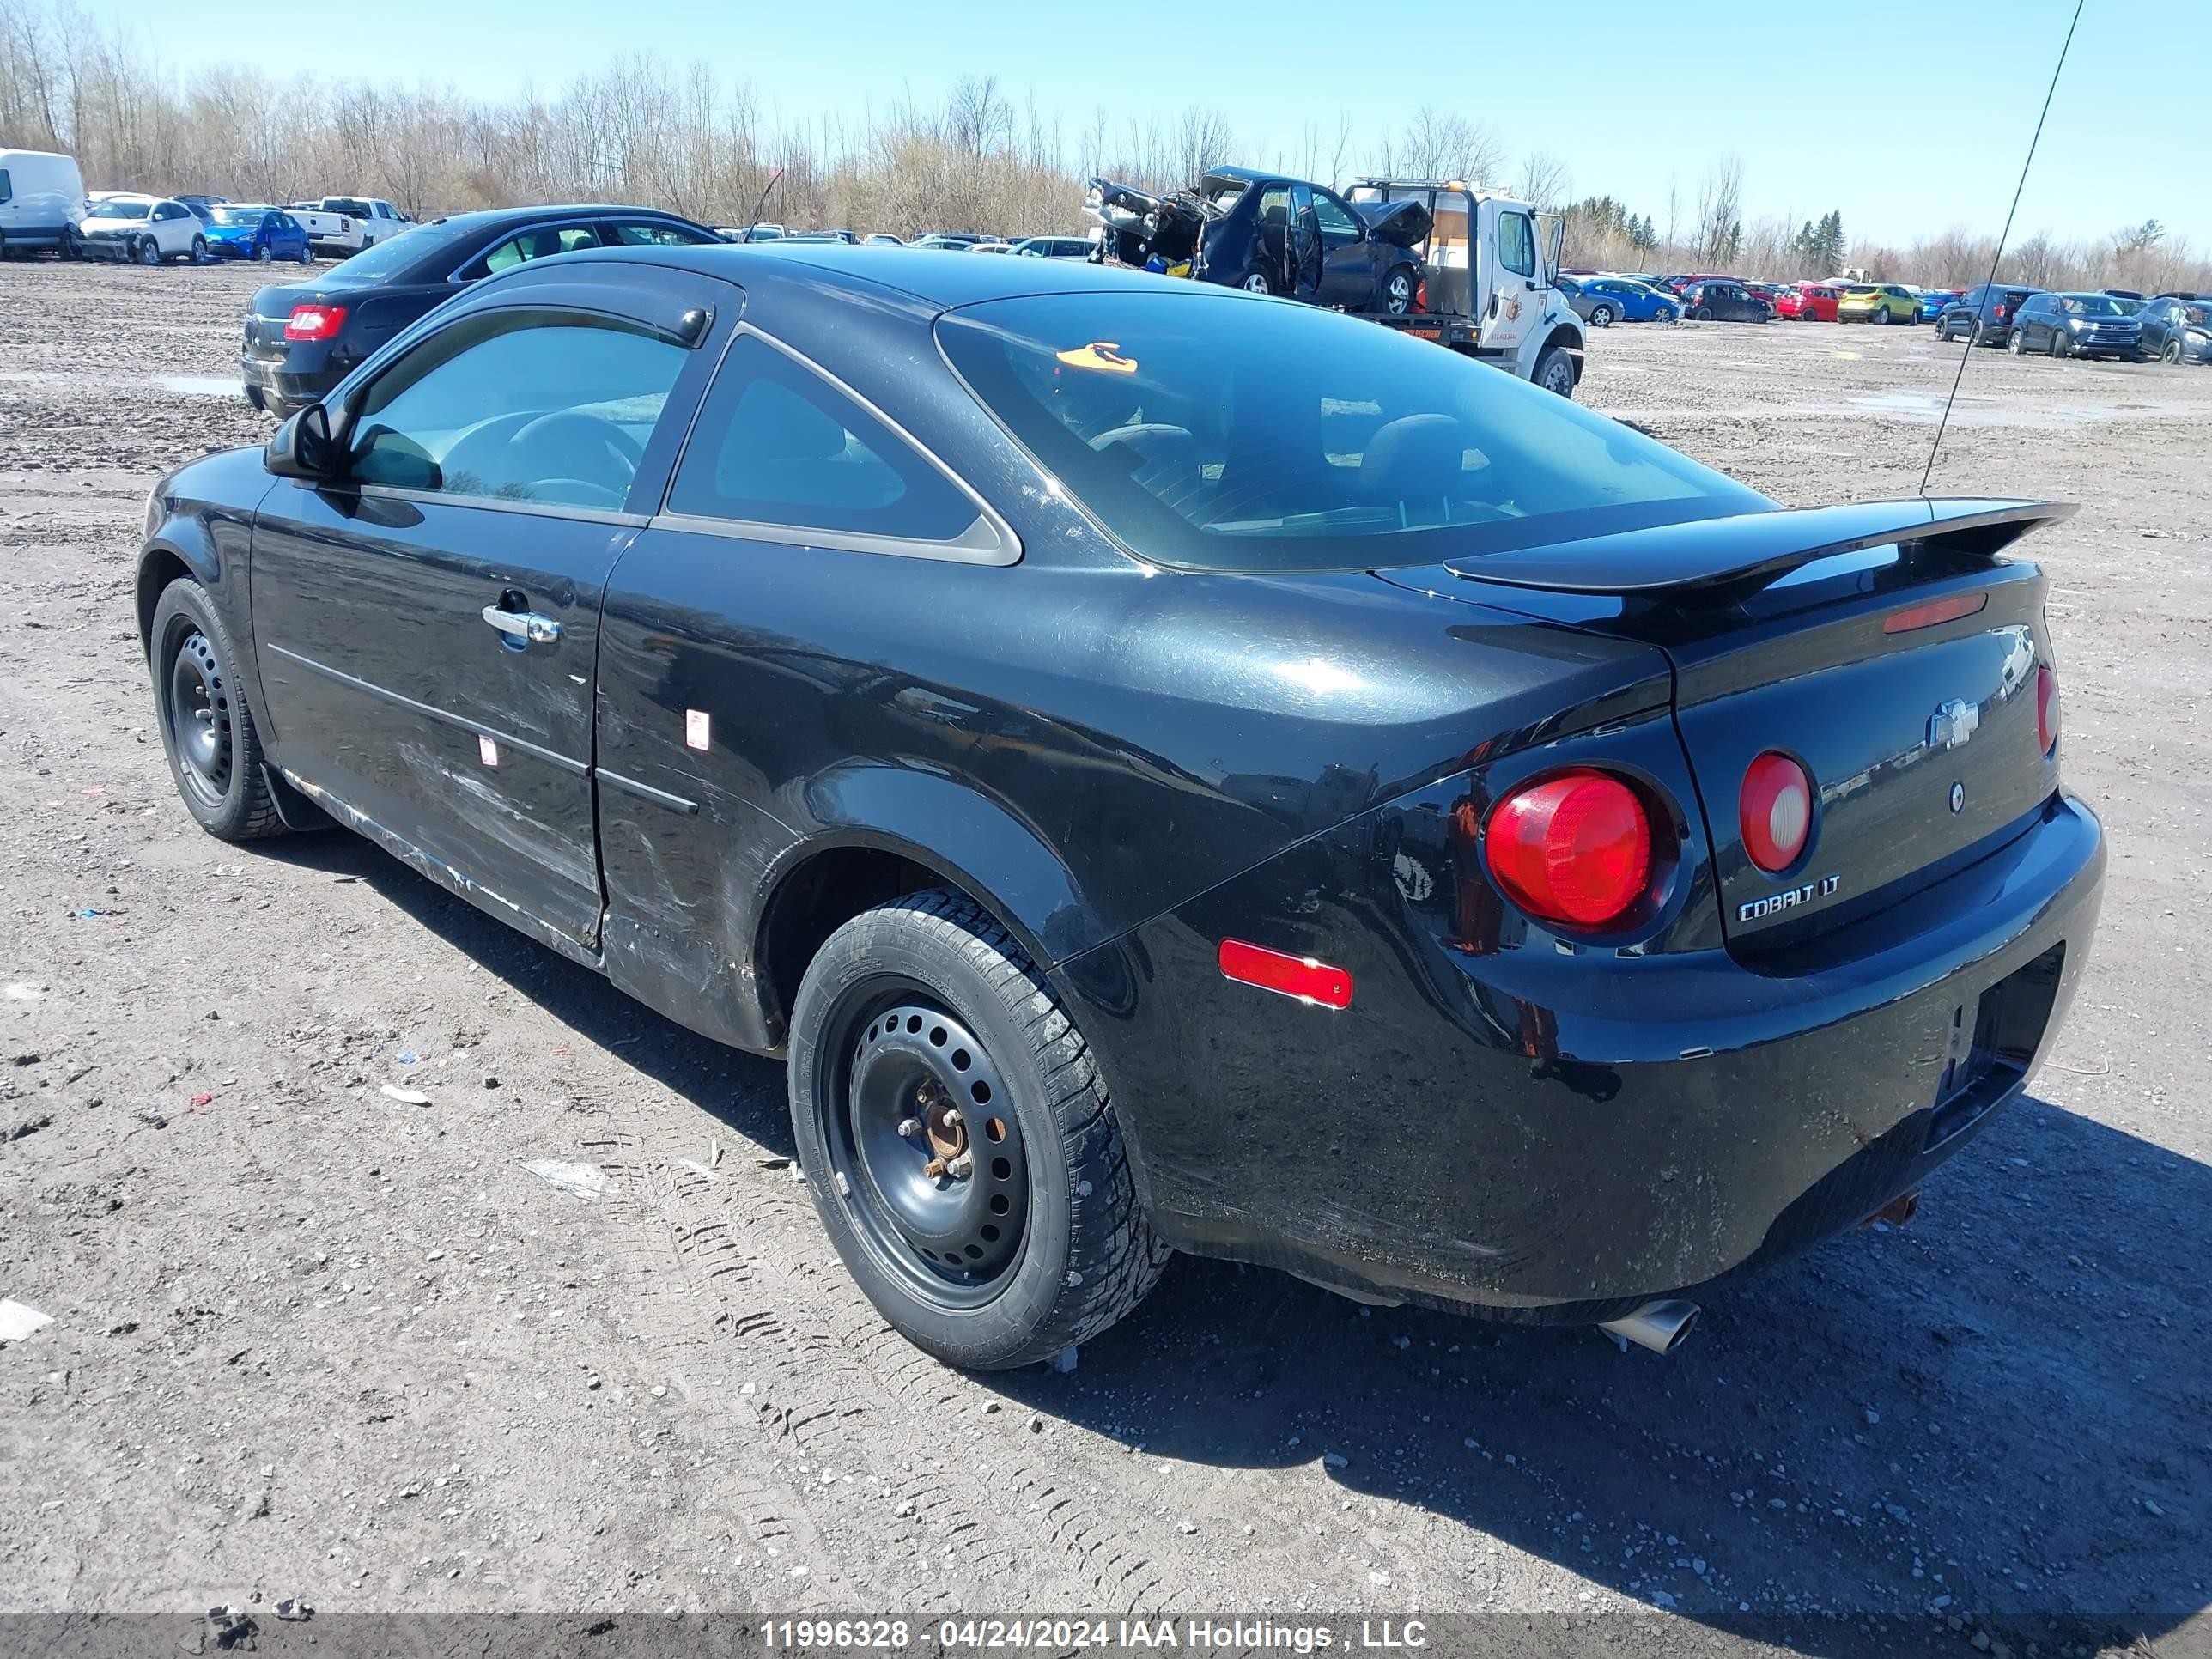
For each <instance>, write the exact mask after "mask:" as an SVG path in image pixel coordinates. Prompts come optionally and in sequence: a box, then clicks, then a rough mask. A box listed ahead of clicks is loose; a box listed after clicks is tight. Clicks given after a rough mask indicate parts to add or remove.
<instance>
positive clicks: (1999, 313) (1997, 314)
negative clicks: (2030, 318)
mask: <svg viewBox="0 0 2212 1659" xmlns="http://www.w3.org/2000/svg"><path fill="white" fill-rule="evenodd" d="M1990 315H1991V316H1993V317H1994V318H1995V319H1996V320H1997V321H1998V322H2002V321H2004V319H2005V308H2004V307H2002V306H1999V307H1997V308H1996V310H1995V311H1994V312H1992V313H1990Z"/></svg>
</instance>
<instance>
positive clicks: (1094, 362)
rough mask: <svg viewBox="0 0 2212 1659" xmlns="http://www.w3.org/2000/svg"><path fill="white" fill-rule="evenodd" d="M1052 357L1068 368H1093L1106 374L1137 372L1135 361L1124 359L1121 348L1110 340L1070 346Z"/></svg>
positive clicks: (1129, 358) (1128, 358) (1131, 358)
mask: <svg viewBox="0 0 2212 1659" xmlns="http://www.w3.org/2000/svg"><path fill="white" fill-rule="evenodd" d="M1053 355H1054V356H1056V357H1058V358H1059V359H1060V362H1063V363H1066V365H1067V366H1068V367H1069V368H1095V369H1099V370H1101V371H1103V373H1105V374H1135V373H1136V372H1137V360H1136V359H1135V358H1134V357H1124V356H1122V355H1121V347H1120V346H1119V345H1118V344H1116V343H1115V342H1114V341H1112V340H1093V341H1092V342H1091V343H1090V344H1089V345H1085V346H1070V347H1069V348H1068V349H1066V350H1065V351H1059V352H1054V354H1053Z"/></svg>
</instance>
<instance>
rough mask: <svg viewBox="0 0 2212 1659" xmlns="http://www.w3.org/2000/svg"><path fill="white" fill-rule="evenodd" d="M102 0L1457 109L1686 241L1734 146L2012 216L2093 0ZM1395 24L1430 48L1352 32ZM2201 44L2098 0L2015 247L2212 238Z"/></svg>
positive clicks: (1083, 121)
mask: <svg viewBox="0 0 2212 1659" xmlns="http://www.w3.org/2000/svg"><path fill="white" fill-rule="evenodd" d="M94 4H95V9H98V10H100V11H102V12H104V13H105V15H108V16H110V17H112V18H114V19H115V20H117V21H120V22H121V23H123V24H124V25H125V27H126V28H128V29H129V30H130V31H131V33H134V34H136V35H137V37H138V38H139V40H141V41H142V42H143V44H144V45H146V46H149V47H151V48H153V49H154V50H155V51H156V52H158V53H159V54H160V55H161V58H163V59H165V60H166V61H167V62H168V63H170V64H173V65H176V66H177V67H179V68H180V69H189V68H190V67H191V65H193V64H197V63H202V62H210V61H214V60H218V59H229V60H232V61H245V62H249V63H252V64H258V65H260V66H262V67H264V68H267V69H270V70H276V71H278V72H280V73H289V72H291V71H292V70H298V69H313V68H314V67H315V66H317V65H318V64H326V63H334V62H342V63H343V64H345V65H347V66H348V69H349V72H351V73H356V74H361V75H367V76H375V77H378V78H380V79H383V80H386V81H388V82H398V83H399V84H403V85H412V84H416V83H418V82H430V83H432V84H437V85H447V86H451V87H453V88H455V89H457V90H459V91H461V92H464V93H466V94H475V95H489V96H499V95H507V94H513V93H514V92H516V91H518V90H520V88H522V87H523V86H524V85H525V84H526V83H532V84H534V85H535V86H536V87H537V88H538V90H540V91H541V92H547V91H551V90H554V89H556V88H558V87H559V86H561V85H562V83H563V82H566V81H567V80H568V79H569V78H570V77H572V76H574V75H576V74H578V73H580V72H581V71H584V70H589V69H592V68H593V67H595V66H596V65H597V64H599V62H601V61H603V60H605V58H611V57H614V56H617V55H621V54H625V53H628V52H633V51H636V50H639V49H641V48H644V47H648V46H649V47H653V48H654V49H657V50H658V51H659V52H661V53H662V54H663V55H665V56H666V57H669V58H673V59H678V60H682V59H688V58H692V57H695V56H696V57H702V58H708V59H709V60H710V61H712V62H713V63H714V64H715V65H716V66H717V67H718V68H719V69H720V70H721V71H722V72H723V73H724V74H725V75H726V76H730V77H732V78H738V77H742V78H744V79H747V80H749V81H750V82H751V83H752V85H753V88H754V89H755V92H756V94H757V96H758V98H759V99H760V100H761V102H762V104H763V106H764V108H765V109H766V110H768V111H769V112H770V114H771V115H772V117H773V118H775V119H776V120H777V121H778V122H780V123H781V122H793V121H806V120H811V119H812V118H816V117H817V116H819V115H821V114H823V113H825V112H848V113H852V114H859V113H861V112H864V111H865V110H866V107H867V106H870V105H871V104H872V105H874V106H878V107H880V106H884V105H886V104H889V103H891V102H894V101H896V100H898V99H899V98H901V97H902V95H911V96H913V97H914V98H915V99H916V100H920V101H923V102H934V101H935V100H938V99H939V98H940V97H941V96H942V95H943V94H944V93H945V90H946V89H947V88H949V87H950V86H951V84H952V82H954V81H955V80H956V79H957V77H958V76H961V75H963V74H969V73H992V74H995V75H997V76H998V77H999V79H1000V83H1001V85H1002V86H1003V87H1005V88H1006V89H1007V90H1008V91H1009V92H1010V93H1011V94H1012V96H1013V98H1014V100H1015V101H1016V102H1017V104H1019V103H1021V102H1022V101H1023V100H1024V99H1025V98H1026V97H1027V96H1028V95H1029V94H1032V93H1033V94H1035V96H1036V100H1037V101H1038V103H1039V105H1040V106H1042V107H1045V108H1047V109H1053V108H1057V109H1058V110H1060V112H1062V115H1063V119H1064V125H1065V130H1066V135H1067V137H1068V138H1069V141H1070V143H1071V146H1072V145H1073V141H1074V139H1075V137H1076V135H1077V134H1078V133H1079V131H1082V130H1083V129H1085V127H1086V126H1087V125H1088V124H1089V122H1090V121H1091V117H1092V112H1093V111H1094V110H1095V109H1096V108H1097V106H1098V105H1099V104H1101V103H1102V102H1103V103H1105V104H1107V105H1108V106H1109V109H1110V110H1111V112H1112V115H1113V119H1114V122H1115V125H1116V126H1117V127H1118V125H1120V124H1121V121H1122V120H1123V118H1125V117H1126V116H1127V115H1129V114H1135V115H1137V116H1139V118H1142V117H1144V116H1147V115H1152V114H1157V115H1158V116H1160V117H1162V118H1170V117H1172V116H1174V115H1175V114H1176V112H1180V111H1181V110H1182V108H1183V107H1184V106H1187V105H1189V104H1192V103H1203V104H1207V105H1211V106H1215V107H1218V109H1220V110H1221V111H1222V112H1223V113H1224V114H1225V116H1226V117H1227V118H1228V120H1229V121H1230V123H1231V125H1232V127H1233V129H1234V131H1236V133H1237V136H1238V137H1239V139H1240V140H1241V141H1242V144H1241V148H1242V149H1243V152H1244V155H1243V158H1242V159H1246V160H1249V161H1252V162H1254V163H1255V164H1257V165H1271V164H1273V163H1276V162H1277V161H1285V160H1288V159H1290V158H1291V156H1293V155H1295V154H1296V152H1297V147H1298V133H1299V130H1300V128H1301V127H1302V126H1303V125H1304V124H1305V123H1306V122H1307V121H1309V120H1314V121H1317V122H1318V123H1319V125H1322V127H1324V128H1326V129H1328V131H1329V132H1330V134H1331V136H1332V137H1333V136H1334V128H1335V125H1336V120H1337V117H1338V115H1339V113H1340V112H1342V113H1345V114H1348V115H1349V116H1350V117H1351V119H1352V129H1353V135H1354V140H1353V144H1354V151H1355V154H1357V153H1358V152H1359V151H1361V150H1364V149H1365V148H1366V147H1367V145H1368V144H1369V143H1370V141H1371V140H1372V139H1373V138H1375V137H1376V136H1378V135H1379V134H1380V133H1381V131H1383V129H1384V128H1385V127H1388V126H1394V125H1403V122H1404V119H1405V118H1406V116H1407V114H1409V113H1410V112H1412V110H1413V108H1415V107H1416V106H1419V105H1421V104H1423V103H1431V104H1434V105H1437V106H1440V107H1447V108H1449V109H1451V110H1453V111H1455V112H1458V113H1460V114H1462V115H1463V116H1465V117H1467V118H1469V119H1473V120H1480V121H1483V122H1486V123H1487V124H1489V125H1491V126H1492V128H1493V129H1495V130H1496V131H1498V133H1500V134H1501V135H1502V137H1504V142H1505V143H1506V145H1507V148H1508V150H1509V153H1510V155H1512V157H1513V158H1514V163H1515V165H1516V167H1517V164H1518V161H1519V157H1520V155H1522V153H1523V152H1525V151H1528V150H1532V149H1541V150H1545V151H1548V152H1550V153H1551V154H1553V155H1556V156H1558V157H1559V159H1560V160H1562V161H1564V162H1565V164H1566V166H1567V168H1568V170H1569V173H1570V175H1571V182H1572V186H1573V189H1574V191H1575V193H1576V194H1577V195H1581V194H1584V193H1594V192H1607V193H1610V194H1612V195H1613V196H1616V197H1623V198H1625V199H1626V201H1627V202H1628V204H1629V205H1630V207H1631V209H1632V210H1634V211H1638V212H1646V213H1650V214H1651V215H1652V216H1653V217H1654V218H1655V219H1656V220H1659V221H1661V222H1662V225H1661V228H1662V229H1663V228H1664V224H1663V221H1664V219H1665V216H1666V207H1667V195H1668V182H1669V179H1670V177H1671V178H1672V179H1674V180H1675V181H1676V184H1677V187H1678V191H1679V195H1680V216H1681V219H1682V221H1683V222H1684V225H1685V228H1686V225H1687V222H1688V221H1689V219H1690V218H1691V216H1692V213H1693V211H1694V204H1695V200H1696V193H1697V183H1698V179H1699V177H1700V176H1701V174H1703V173H1704V172H1705V169H1706V168H1707V167H1709V166H1710V165H1711V163H1712V162H1713V161H1716V160H1717V158H1719V157H1722V156H1724V155H1729V154H1731V153H1732V154H1735V155H1738V156H1740V157H1741V159H1742V161H1743V165H1744V197H1745V204H1746V208H1747V217H1748V216H1764V215H1767V214H1774V215H1786V216H1790V217H1791V218H1794V219H1800V220H1802V219H1805V218H1808V217H1814V216H1818V215H1819V214H1820V213H1822V212H1825V211H1826V210H1828V209H1830V208H1838V209H1840V210H1842V213H1843V216H1844V226H1845V228H1846V229H1847V231H1849V232H1850V233H1851V234H1853V235H1856V236H1861V237H1866V238H1869V239H1872V240H1886V241H1895V242H1904V241H1907V240H1911V238H1912V237H1913V236H1914V235H1916V234H1934V233H1936V232H1938V231H1941V230H1942V229H1945V228H1949V227H1952V226H1960V227H1965V228H1971V229H1977V230H1989V231H1994V230H1995V229H1996V228H1997V226H1998V225H1999V224H2000V223H2001V222H2002V219H2003V216H2004V210H2005V206H2006V204H2007V202H2008V200H2009V198H2010V196H2011V192H2012V188H2013V184H2014V180H2015V177H2016V176H2017V173H2018V170H2019V167H2020V161H2021V155H2022V153H2023V151H2024V149H2025V148H2026V145H2027V139H2028V135H2029V132H2030V131H2031V130H2032V129H2033V125H2034V121H2035V112H2036V108H2037V106H2038V104H2039V102H2040V100H2041V99H2042V95H2043V90H2044V87H2045V82H2047V80H2048V78H2049V76H2050V73H2051V64H2052V63H2053V61H2054V59H2055V58H2056V56H2057V50H2058V44H2059V41H2060V40H2061V39H2062V38H2063V35H2064V33H2065V29H2066V23H2067V20H2068V17H2069V15H2070V14H2071V11H2072V0H2008V3H2006V4H2004V5H2001V6H1998V7H1996V8H1995V9H1981V10H1976V9H1972V8H1967V9H1966V15H1970V16H1971V17H1972V20H1973V21H1972V23H1971V25H1970V27H1969V28H1968V35H1969V38H1971V39H1972V42H1973V50H1972V52H1971V54H1969V53H1966V52H1961V51H1960V50H1959V49H1957V48H1956V47H1954V46H1947V45H1945V44H1943V42H1944V41H1945V40H1947V39H1949V38H1954V37H1955V34H1956V30H1955V27H1954V20H1956V19H1957V18H1958V17H1960V15H1962V14H1961V10H1960V8H1959V7H1958V6H1956V5H1955V4H1953V3H1949V0H1945V3H1941V4H1934V5H1930V4H1925V3H1923V4H1917V5H1906V4H1903V3H1896V0H1857V3H1848V4H1846V3H1830V4H1817V3H1816V4H1814V5H1810V6H1790V5H1786V4H1781V5H1758V6H1748V5H1747V6H1744V7H1741V8H1740V10H1741V14H1742V15H1744V16H1745V17H1747V18H1755V19H1757V22H1756V24H1755V25H1754V26H1753V27H1748V28H1738V29H1736V30H1735V31H1733V32H1723V33H1714V32H1710V31H1707V30H1705V29H1702V28H1698V27H1694V26H1692V25H1691V24H1689V23H1688V22H1687V21H1686V20H1688V19H1691V18H1696V17H1702V16H1706V15H1711V9H1710V8H1707V7H1704V6H1694V5H1693V6H1689V7H1680V6H1667V5H1659V4H1651V5H1643V4H1638V3H1635V0H1584V3H1582V4H1580V5H1576V6H1536V5H1528V4H1522V5H1517V6H1516V5H1494V4H1493V5H1484V4H1473V5H1468V6H1465V7H1463V8H1454V7H1452V6H1449V5H1448V4H1447V5H1437V6H1423V7H1418V8H1415V9H1412V10H1407V9H1403V8H1375V9H1365V8H1357V9H1355V8H1346V7H1345V6H1343V5H1342V4H1340V3H1322V0H1275V3H1272V4H1267V5H1257V4H1249V3H1237V4H1230V3H1222V0H1205V3H1192V0H1111V3H1109V4H1105V5H1102V6H1099V7H1098V8H1097V9H1096V10H1095V11H1091V10H1087V9H1086V10H1081V11H1079V10H1078V9H1076V8H1074V7H1072V6H1068V5H1066V4H1064V3H1063V4H1037V3H1034V0H967V3H966V4H964V5H961V6H957V7H956V6H944V5H917V4H914V3H912V0H838V3H835V4H832V5H828V6H823V5H796V4H780V5H775V6H761V5H759V4H757V3H744V4H735V5H721V4H708V3H699V0H618V3H612V0H372V3H369V4H367V5H360V6H355V7H352V8H348V9H341V10H340V11H339V12H337V13H333V14H331V15H330V17H328V18H322V19H319V18H318V17H317V16H316V15H313V14H311V13H305V12H302V11H301V9H300V7H299V5H298V4H297V0H111V3H108V4H106V5H105V6H100V5H99V4H98V0H94ZM2183 9H2184V10H2186V9H2188V8H2187V7H2184V8H2183ZM1455 11H1456V12H1459V13H1461V14H1462V15H1465V16H1466V17H1467V19H1468V21H1467V22H1466V24H1465V25H1464V27H1463V28H1462V33H1461V37H1460V41H1459V44H1458V46H1456V47H1455V49H1454V50H1452V51H1451V52H1449V53H1447V52H1439V51H1438V50H1437V49H1436V42H1437V40H1439V38H1440V36H1439V31H1440V29H1442V28H1443V20H1444V19H1446V18H1447V17H1449V16H1450V15H1454V13H1455ZM1393 15H1395V16H1398V17H1401V18H1403V19H1405V20H1406V25H1407V32H1408V33H1409V34H1414V35H1417V37H1418V41H1417V43H1413V44H1407V45H1400V44H1398V43H1396V42H1395V41H1393V40H1392V39H1391V36H1390V32H1389V30H1387V29H1384V30H1377V31H1363V30H1362V29H1361V28H1360V27H1358V24H1357V23H1356V22H1348V21H1346V19H1347V18H1352V19H1375V18H1382V17H1385V16H1393ZM1670 17H1671V18H1673V19H1674V21H1672V22H1671V23H1670V22H1668V21H1665V20H1667V19H1668V18H1670ZM2000 20H2002V21H2000ZM2168 21H2171V19H2170V18H2169V20H2168ZM1993 24H1995V25H1996V27H1992V25H1993ZM2182 33H2184V34H2191V33H2196V32H2195V31H2186V30H2185V31H2183V32H2182ZM2177 39H2178V37H2177V36H2176V35H2175V34H2174V33H2173V31H2172V28H2170V27H2167V26H2166V24H2164V23H2161V22H2160V21H2158V18H2157V16H2156V14H2155V13H2154V12H2146V11H2144V10H2142V9H2139V8H2134V7H2129V8H2123V7H2121V6H2120V5H2119V4H2118V3H2117V0H2089V3H2088V6H2087V10H2086V11H2085V13H2084V15H2083V17H2082V22H2081V30H2080V32H2079V33H2078V34H2077V35H2076V36H2075V42H2074V50H2073V55H2072V57H2071V58H2070V59H2069V63H2068V64H2067V69H2066V75H2065V78H2064V79H2063V81H2062V82H2060V84H2059V88H2058V97H2057V102H2056V104H2055V105H2054V106H2052V110H2051V122H2050V125H2049V126H2048V128H2047V129H2046V130H2045V134H2044V140H2043V147H2042V149H2041V150H2040V152H2039V155H2038V156H2037V160H2036V164H2035V170H2034V172H2033V174H2032V175H2031V177H2030V179H2029V180H2028V189H2027V197H2025V198H2024V200H2023V201H2022V203H2021V215H2020V220H2019V223H2018V225H2017V227H2016V228H2015V236H2021V235H2027V234H2033V232H2035V231H2037V230H2039V229H2048V230H2050V231H2052V232H2054V233H2056V234H2058V235H2060V236H2062V237H2064V238H2069V239H2071V238H2076V237H2087V236H2094V235H2098V234H2102V233H2105V232H2106V231H2109V230H2112V229H2114V228H2117V227H2118V226H2120V225H2122V224H2128V223H2135V222H2141V221H2142V220H2144V219H2148V218H2157V219H2160V220H2162V221H2164V222H2166V225H2167V226H2168V227H2169V228H2171V229H2172V230H2173V231H2174V232H2176V233H2178V234H2184V235H2186V236H2188V237H2189V238H2190V239H2191V241H2192V242H2193V243H2195V244H2196V245H2197V246H2199V247H2200V248H2202V247H2203V246H2206V245H2207V244H2212V169H2209V168H2208V164H2207V163H2208V158H2212V97H2208V96H2206V95H2205V94H2204V92H2203V88H2202V85H2201V77H2198V81H2199V84H2198V85H2197V86H2196V87H2195V88H2191V86H2190V85H2189V84H2188V80H2189V77H2187V76H2182V75H2179V74H2177V73H2176V72H2175V66H2174V65H2173V64H2172V63H2171V62H2170V61H2169V60H2168V58H2167V57H2166V54H2167V52H2169V50H2170V49H2171V48H2172V46H2173V45H2174V43H2175V41H2176V40H2177Z"/></svg>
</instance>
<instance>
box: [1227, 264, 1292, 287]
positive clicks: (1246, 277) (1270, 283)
mask: <svg viewBox="0 0 2212 1659" xmlns="http://www.w3.org/2000/svg"><path fill="white" fill-rule="evenodd" d="M1237 287H1239V288H1241V289H1243V290H1244V292H1246V293H1247V294H1280V293H1281V292H1282V289H1279V288H1278V287H1276V286H1275V279H1274V277H1273V275H1272V274H1271V273H1269V272H1268V271H1267V270H1262V269H1261V267H1259V266H1257V265H1255V266H1253V267H1252V269H1251V270H1248V271H1246V272H1245V273H1244V274H1243V276H1239V277H1238V278H1237Z"/></svg>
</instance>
